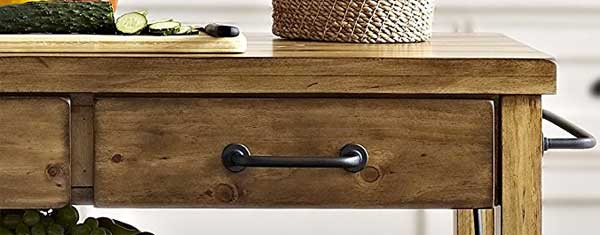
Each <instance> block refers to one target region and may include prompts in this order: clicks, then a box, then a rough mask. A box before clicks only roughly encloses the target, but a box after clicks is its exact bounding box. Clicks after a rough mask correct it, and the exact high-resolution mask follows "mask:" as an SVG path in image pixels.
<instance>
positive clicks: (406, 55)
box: [0, 33, 553, 60]
mask: <svg viewBox="0 0 600 235" xmlns="http://www.w3.org/2000/svg"><path fill="white" fill-rule="evenodd" d="M246 36H247V41H248V50H247V51H246V53H243V54H233V55H225V54H223V55H219V54H186V53H156V54H151V53H140V54H137V53H124V52H127V51H126V50H127V49H126V48H124V50H125V51H119V53H68V54H67V55H68V56H76V57H161V58H164V57H184V58H202V57H204V58H214V57H227V58H229V57H241V58H271V57H276V58H395V59H410V58H412V59H451V58H455V59H456V58H458V59H510V60H515V59H533V60H552V59H553V58H552V56H550V55H547V54H545V53H542V52H540V51H537V50H535V49H533V48H531V47H529V46H527V45H525V44H523V43H520V42H518V41H515V40H513V39H511V38H509V37H507V36H504V35H502V34H496V33H435V34H434V35H433V38H432V39H431V41H429V42H425V43H407V44H402V43H399V44H355V43H331V42H311V41H292V40H283V39H278V38H276V37H274V36H273V35H271V34H268V33H246ZM9 37H14V36H9ZM26 37H27V36H26ZM75 37H77V36H75ZM93 37H95V36H92V37H91V38H93ZM55 38H57V37H55ZM58 38H60V37H58ZM111 38H115V37H111ZM133 38H136V37H133ZM117 40H119V39H118V37H117ZM156 40H158V41H163V40H164V38H158V39H156ZM185 40H187V39H185ZM88 41H89V40H88ZM30 42H35V40H30ZM99 45H100V44H99ZM39 50H41V49H39V48H32V49H31V51H22V52H27V53H0V57H14V56H25V57H29V56H44V57H48V56H49V57H56V56H65V54H62V53H35V52H36V51H39ZM66 50H68V49H66Z"/></svg>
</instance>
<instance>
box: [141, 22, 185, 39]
mask: <svg viewBox="0 0 600 235" xmlns="http://www.w3.org/2000/svg"><path fill="white" fill-rule="evenodd" d="M180 28H181V23H179V22H177V21H164V22H158V23H154V24H151V25H150V26H148V30H149V31H150V33H151V34H155V35H164V36H167V35H173V34H175V33H176V32H178V31H179V29H180Z"/></svg>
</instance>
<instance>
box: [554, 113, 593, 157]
mask: <svg viewBox="0 0 600 235" xmlns="http://www.w3.org/2000/svg"><path fill="white" fill-rule="evenodd" d="M543 118H544V119H545V120H547V121H549V122H551V123H552V124H554V125H556V126H558V127H560V128H561V129H563V130H565V131H566V132H568V133H569V134H571V135H573V136H574V137H575V138H546V137H544V143H543V145H544V151H547V150H550V149H591V148H594V147H595V146H596V139H595V138H594V136H592V135H591V134H590V133H588V132H587V131H585V130H583V129H581V128H579V127H578V126H576V125H575V124H573V123H571V122H569V121H567V120H565V119H564V118H562V117H560V116H558V115H556V114H554V113H552V112H550V111H548V110H544V111H543Z"/></svg>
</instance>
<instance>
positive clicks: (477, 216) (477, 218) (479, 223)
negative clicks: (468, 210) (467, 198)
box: [473, 209, 483, 235]
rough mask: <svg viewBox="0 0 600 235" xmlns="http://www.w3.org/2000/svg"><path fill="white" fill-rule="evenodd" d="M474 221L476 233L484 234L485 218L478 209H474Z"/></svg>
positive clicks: (478, 234) (477, 234)
mask: <svg viewBox="0 0 600 235" xmlns="http://www.w3.org/2000/svg"><path fill="white" fill-rule="evenodd" d="M473 222H474V223H473V226H475V235H483V218H482V216H481V213H480V212H479V210H478V209H473Z"/></svg>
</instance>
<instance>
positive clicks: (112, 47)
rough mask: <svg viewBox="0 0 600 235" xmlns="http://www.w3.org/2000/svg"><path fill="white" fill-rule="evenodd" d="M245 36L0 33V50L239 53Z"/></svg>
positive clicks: (244, 44)
mask: <svg viewBox="0 0 600 235" xmlns="http://www.w3.org/2000/svg"><path fill="white" fill-rule="evenodd" d="M246 48H247V42H246V37H245V36H244V35H241V36H239V37H235V38H215V37H211V36H209V35H207V34H205V33H200V34H199V35H193V36H171V37H164V36H162V37H161V36H122V35H110V36H109V35H77V34H73V35H51V34H39V35H38V34H21V35H0V53H211V54H214V53H242V52H244V51H246Z"/></svg>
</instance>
